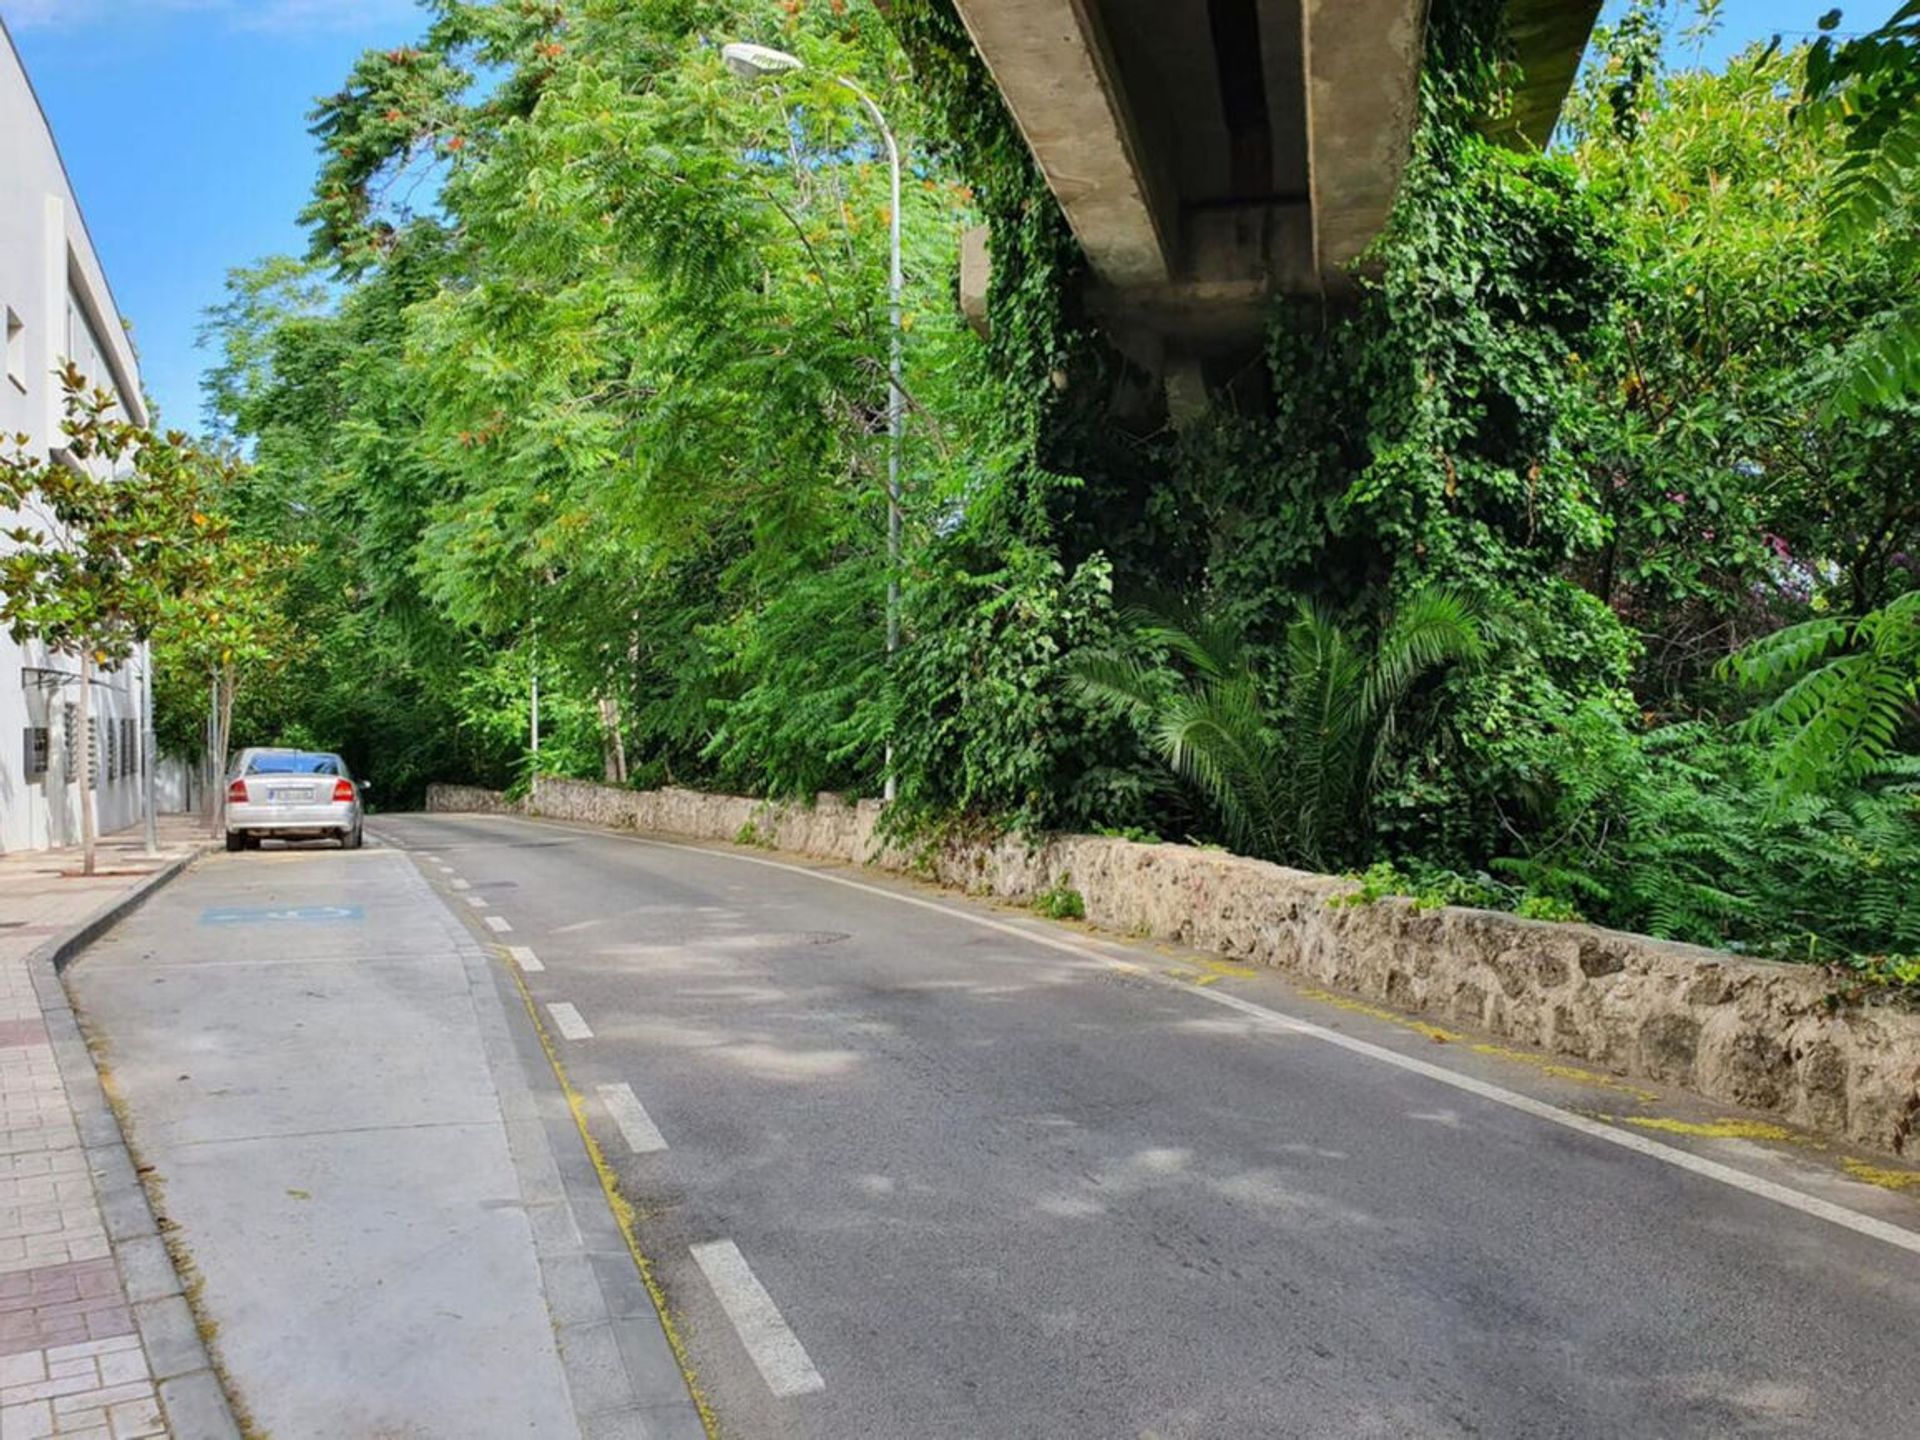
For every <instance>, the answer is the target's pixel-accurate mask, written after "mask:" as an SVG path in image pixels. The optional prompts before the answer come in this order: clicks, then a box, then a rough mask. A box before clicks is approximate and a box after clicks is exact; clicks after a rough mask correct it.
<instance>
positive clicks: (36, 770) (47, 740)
mask: <svg viewBox="0 0 1920 1440" xmlns="http://www.w3.org/2000/svg"><path fill="white" fill-rule="evenodd" d="M25 738H26V764H27V779H28V781H29V782H31V781H34V780H44V779H46V778H47V751H48V749H49V747H50V746H51V745H52V743H53V732H52V731H51V730H49V729H48V728H47V727H46V726H44V725H29V726H27V730H26V737H25Z"/></svg>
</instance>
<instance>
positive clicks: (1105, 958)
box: [514, 816, 1920, 1255]
mask: <svg viewBox="0 0 1920 1440" xmlns="http://www.w3.org/2000/svg"><path fill="white" fill-rule="evenodd" d="M514 818H516V819H519V820H520V823H522V824H524V825H538V826H542V827H544V828H546V829H549V830H564V831H566V832H567V833H568V834H571V835H592V836H598V837H602V838H612V839H617V840H626V841H630V842H632V843H633V844H636V845H650V846H652V847H653V848H654V849H657V850H682V851H685V850H692V851H696V852H698V853H699V854H702V855H712V856H714V857H716V858H718V859H723V860H737V861H739V862H740V863H741V864H743V865H764V866H766V867H767V868H768V869H770V870H785V871H788V872H790V873H792V874H795V875H804V876H807V877H808V878H809V879H813V880H821V881H825V882H826V883H827V884H829V885H844V886H846V887H847V888H848V889H849V890H859V891H862V892H864V893H866V894H868V895H878V896H880V897H881V898H883V899H887V900H894V901H897V902H899V903H900V904H902V905H913V906H917V907H918V908H920V909H922V910H931V911H932V912H933V913H935V914H936V915H945V916H948V917H950V918H952V919H955V920H964V921H966V922H967V923H968V924H969V925H978V926H981V927H982V928H984V929H987V930H998V931H1000V932H1001V933H1003V934H1006V935H1012V936H1016V937H1017V938H1019V939H1021V940H1026V941H1029V942H1031V943H1033V944H1035V945H1044V946H1045V947H1047V948H1048V949H1050V950H1058V951H1061V952H1063V953H1065V954H1068V955H1077V956H1079V957H1080V958H1082V959H1084V960H1092V961H1095V962H1096V963H1098V964H1101V965H1104V966H1106V967H1107V968H1108V969H1110V970H1120V971H1124V972H1125V973H1127V974H1130V975H1136V976H1139V977H1140V978H1142V979H1145V980H1150V981H1152V982H1153V983H1155V984H1158V985H1165V986H1168V987H1170V988H1173V989H1177V990H1179V991H1180V993H1181V994H1183V995H1191V996H1192V997H1193V998H1194V999H1196V1000H1205V1001H1208V1002H1210V1003H1212V1004H1214V1005H1219V1006H1223V1007H1224V1008H1226V1009H1228V1010H1235V1011H1238V1012H1239V1013H1240V1014H1242V1015H1245V1016H1247V1017H1248V1018H1249V1019H1252V1020H1255V1021H1257V1022H1259V1023H1260V1024H1262V1025H1264V1026H1265V1027H1267V1028H1269V1029H1272V1030H1275V1031H1278V1032H1281V1033H1284V1034H1291V1035H1302V1036H1305V1037H1307V1038H1309V1039H1313V1040H1320V1041H1323V1042H1325V1043H1326V1044H1328V1045H1337V1046H1339V1047H1340V1048H1341V1049H1343V1050H1348V1051H1351V1052H1352V1053H1354V1054H1356V1055H1364V1056H1366V1057H1367V1058H1368V1059H1370V1060H1378V1061H1379V1062H1380V1063H1381V1064H1383V1065H1391V1066H1394V1067H1395V1068H1396V1069H1400V1070H1408V1071H1411V1072H1412V1073H1414V1074H1416V1075H1423V1076H1425V1077H1426V1078H1428V1079H1429V1080H1435V1081H1438V1082H1439V1083H1440V1084H1442V1085H1449V1086H1451V1087H1453V1088H1454V1089H1456V1090H1464V1091H1465V1092H1466V1093H1468V1094H1469V1095H1477V1096H1479V1097H1480V1098H1481V1099H1482V1100H1490V1101H1492V1102H1493V1103H1494V1104H1496V1105H1504V1106H1506V1107H1507V1108H1508V1109H1510V1110H1518V1111H1520V1112H1521V1113H1522V1114H1526V1115H1531V1116H1533V1117H1534V1118H1536V1119H1539V1120H1545V1121H1547V1122H1548V1123H1549V1124H1552V1125H1560V1126H1564V1127H1565V1128H1566V1129H1568V1130H1577V1131H1579V1132H1580V1133H1581V1134H1582V1135H1588V1136H1591V1137H1592V1138H1593V1139H1595V1140H1603V1141H1605V1142H1606V1143H1607V1144H1609V1145H1617V1146H1619V1147H1620V1148H1621V1149H1623V1150H1631V1151H1633V1152H1634V1153H1635V1154H1637V1155H1644V1156H1646V1157H1647V1158H1648V1159H1650V1160H1658V1161H1660V1162H1661V1163H1663V1164H1666V1165H1672V1166H1674V1167H1675V1168H1676V1169H1680V1170H1685V1171H1688V1172H1689V1173H1691V1174H1694V1175H1698V1176H1700V1177H1701V1178H1703V1179H1707V1180H1714V1181H1717V1182H1719V1183H1720V1184H1722V1185H1726V1186H1729V1187H1731V1188H1732V1189H1735V1190H1743V1191H1745V1192H1746V1193H1747V1194H1749V1195H1756V1196H1758V1197H1760V1198H1761V1199H1763V1200H1771V1201H1772V1202H1773V1203H1774V1204H1776V1205H1784V1206H1785V1207H1786V1208H1787V1209H1789V1210H1798V1211H1799V1212H1800V1213H1801V1214H1803V1215H1811V1216H1813V1217H1814V1218H1815V1219H1817V1220H1825V1221H1827V1222H1829V1223H1830V1224H1834V1225H1838V1226H1840V1227H1841V1228H1842V1229H1846V1230H1851V1231H1853V1232H1854V1233H1855V1234H1858V1235H1865V1236H1867V1237H1869V1238H1870V1239H1874V1240H1880V1241H1883V1242H1884V1243H1886V1244H1888V1245H1892V1246H1895V1247H1897V1248H1898V1249H1901V1250H1907V1251H1911V1252H1912V1253H1914V1254H1916V1255H1920V1231H1913V1230H1908V1229H1906V1228H1905V1227H1903V1226H1899V1225H1894V1224H1890V1223H1889V1222H1887V1221H1885V1220H1882V1219H1880V1218H1878V1217H1877V1216H1873V1215H1863V1214H1862V1213H1860V1212H1859V1211H1858V1210H1849V1209H1848V1208H1847V1207H1846V1206H1844V1205H1836V1204H1835V1203H1834V1202H1832V1201H1831V1200H1823V1199H1821V1198H1820V1197H1819V1196H1817V1195H1809V1194H1807V1193H1806V1192H1804V1191H1801V1190H1795V1189H1793V1188H1792V1187H1790V1186H1787V1185H1781V1184H1779V1183H1777V1182H1776V1181H1773V1180H1768V1179H1766V1178H1765V1177H1764V1176H1760V1175H1750V1174H1748V1173H1747V1172H1746V1171H1745V1170H1737V1169H1735V1168H1734V1167H1733V1166H1731V1165H1722V1164H1720V1163H1719V1162H1718V1161H1717V1160H1708V1159H1706V1158H1704V1157H1702V1156H1699V1155H1695V1154H1693V1153H1692V1152H1691V1151H1688V1150H1680V1149H1677V1148H1675V1147H1674V1146H1672V1145H1663V1144H1661V1143H1660V1142H1659V1141H1658V1140H1649V1139H1648V1138H1647V1137H1646V1136H1644V1135H1640V1134H1637V1133H1635V1132H1633V1131H1630V1130H1621V1129H1616V1128H1615V1127H1614V1126H1612V1125H1608V1124H1605V1123H1604V1122H1602V1121H1599V1120H1589V1119H1588V1118H1587V1117H1586V1116H1584V1115H1576V1114H1574V1113H1573V1112H1572V1111H1570V1110H1562V1109H1560V1108H1559V1107H1558V1106H1555V1105H1549V1104H1547V1103H1546V1102H1545V1101H1544V1100H1536V1099H1534V1098H1533V1097H1532V1096H1531V1095H1522V1094H1521V1093H1520V1092H1519V1091H1517V1090H1509V1089H1507V1088H1506V1087H1505V1086H1501V1085H1494V1084H1492V1083H1490V1082H1488V1081H1485V1080H1480V1079H1476V1078H1475V1077H1473V1076H1471V1075H1463V1074H1461V1073H1460V1072H1459V1071H1456V1070H1448V1069H1446V1068H1445V1067H1443V1066H1439V1065H1434V1064H1430V1063H1428V1062H1427V1061H1425V1060H1416V1059H1415V1058H1414V1057H1413V1056H1411V1055H1402V1054H1401V1053H1400V1052H1399V1051H1397V1050H1390V1049H1388V1048H1387V1047H1386V1046H1384V1045H1375V1044H1373V1043H1371V1042H1370V1041H1366V1040H1359V1039H1356V1038H1354V1037H1353V1036H1351V1035H1342V1034H1341V1033H1340V1032H1339V1031H1337V1030H1329V1029H1327V1028H1326V1027H1325V1026H1324V1025H1315V1024H1313V1023H1312V1022H1311V1021H1308V1020H1297V1019H1295V1018H1294V1017H1293V1016H1291V1015H1283V1014H1281V1013H1280V1012H1279V1011H1278V1010H1269V1009H1268V1008H1267V1007H1266V1006H1264V1005H1256V1004H1255V1003H1254V1002H1253V1001H1251V1000H1243V999H1241V998H1240V997H1239V996H1238V995H1234V994H1230V993H1228V992H1225V991H1223V990H1221V989H1220V988H1219V987H1218V986H1212V987H1208V988H1206V989H1202V988H1199V987H1197V986H1193V985H1186V984H1182V983H1181V982H1179V981H1177V980H1169V979H1167V978H1165V977H1164V976H1161V975H1158V974H1156V973H1155V972H1153V971H1152V970H1150V969H1148V968H1147V967H1146V966H1144V965H1138V964H1134V963H1133V962H1131V961H1127V960H1119V959H1115V958H1114V957H1113V956H1111V955H1103V954H1101V953H1100V952H1099V951H1098V950H1093V949H1090V948H1088V947H1087V946H1085V945H1077V944H1075V943H1074V942H1073V941H1071V940H1064V939H1061V938H1060V937H1058V936H1054V935H1043V934H1040V933H1038V932H1036V931H1033V930H1027V929H1023V928H1022V927H1021V926H1018V925H1011V924H1008V923H1007V922H1006V921H1004V920H995V919H993V918H991V917H990V916H986V915H973V914H969V913H968V912H967V911H965V910H958V909H955V908H954V907H953V906H951V905H942V904H941V903H940V902H939V901H937V900H925V899H922V898H921V897H920V896H918V895H903V894H901V893H899V892H898V891H896V890H888V889H886V888H885V887H883V886H880V885H869V884H866V883H865V882H864V881H860V880H854V879H850V878H849V877H847V876H845V875H833V874H828V873H827V872H825V871H820V870H809V869H808V868H806V867H805V866H804V865H789V864H787V863H785V862H784V861H780V860H768V859H765V858H763V857H761V856H759V855H736V854H734V853H733V852H732V851H730V850H708V849H704V848H703V847H701V846H698V845H680V844H676V843H674V842H673V841H671V840H650V839H647V838H646V837H644V836H640V835H621V834H619V833H618V832H616V831H610V830H597V829H587V828H584V827H581V826H576V825H559V824H555V823H554V822H553V821H551V820H531V819H525V818H522V817H518V816H516V817H514Z"/></svg>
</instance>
